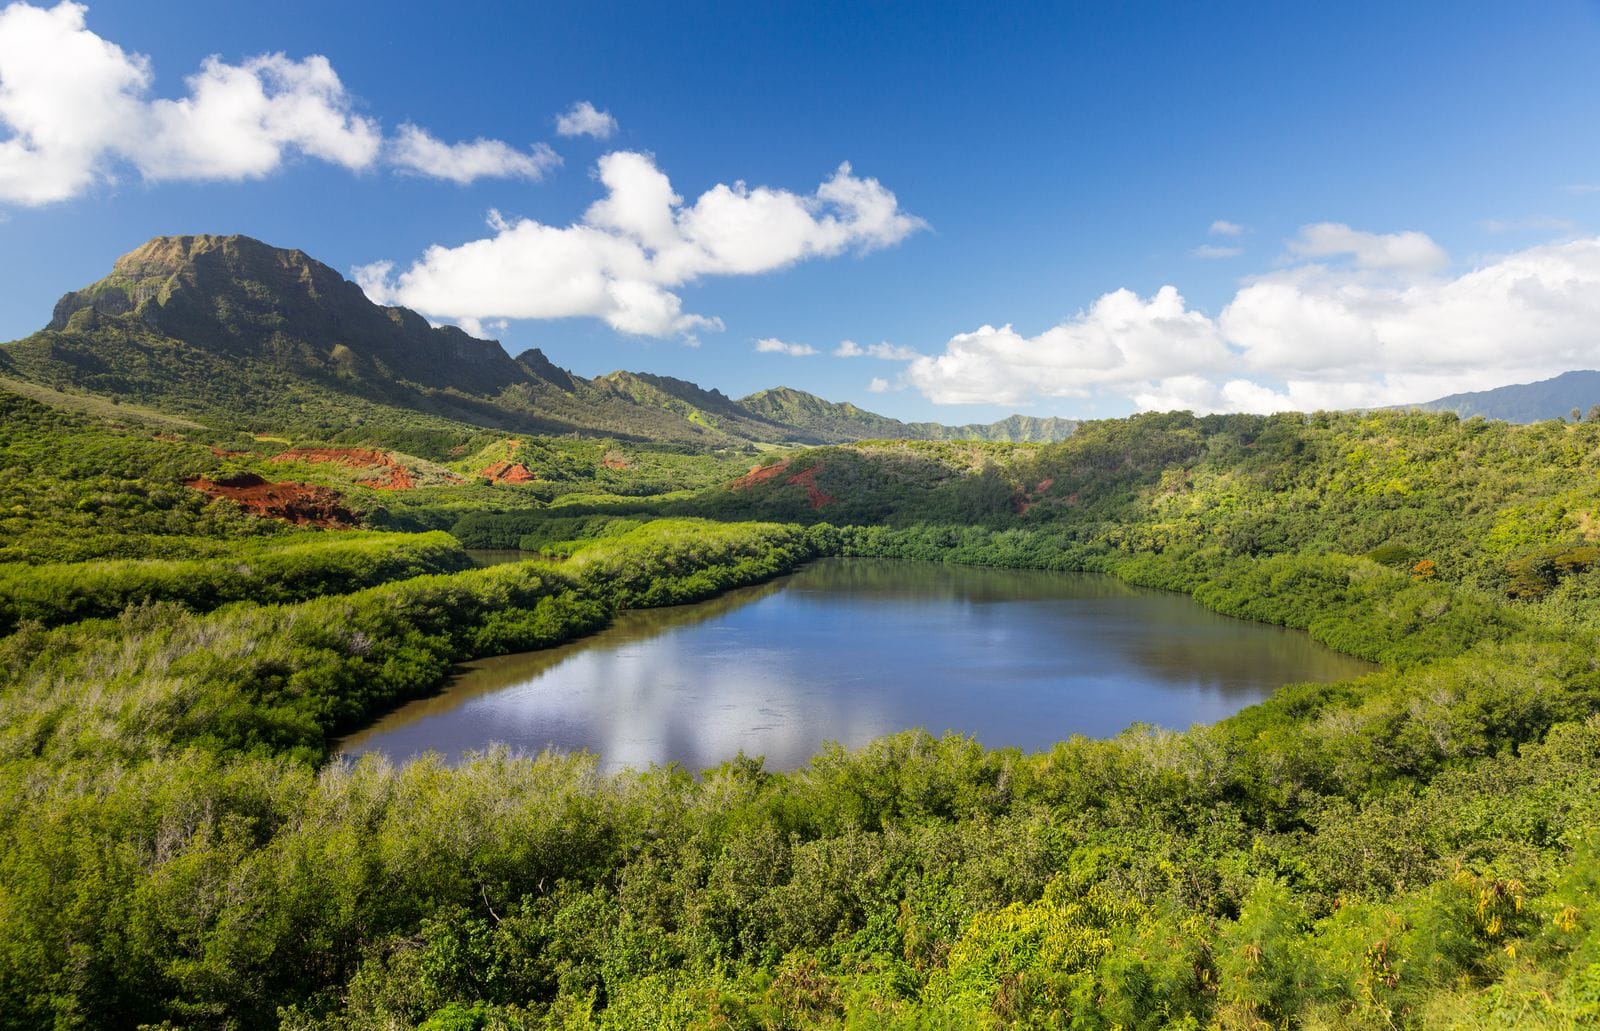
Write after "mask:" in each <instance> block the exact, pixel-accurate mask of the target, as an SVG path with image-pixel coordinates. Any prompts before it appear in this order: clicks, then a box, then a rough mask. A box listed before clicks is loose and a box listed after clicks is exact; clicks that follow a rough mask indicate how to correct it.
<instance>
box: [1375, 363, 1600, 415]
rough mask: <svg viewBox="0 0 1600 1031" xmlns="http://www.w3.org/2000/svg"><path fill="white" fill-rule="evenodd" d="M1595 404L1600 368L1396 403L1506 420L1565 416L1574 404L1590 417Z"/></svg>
mask: <svg viewBox="0 0 1600 1031" xmlns="http://www.w3.org/2000/svg"><path fill="white" fill-rule="evenodd" d="M1595 404H1600V371H1595V370H1593V369H1574V370H1571V371H1569V372H1563V373H1561V374H1560V375H1558V376H1552V377H1551V378H1549V379H1542V380H1535V381H1534V382H1532V383H1509V384H1507V385H1505V386H1503V387H1493V388H1491V389H1489V390H1474V391H1468V392H1465V393H1460V394H1447V395H1446V396H1444V397H1441V398H1436V399H1434V400H1432V401H1423V402H1420V403H1418V404H1409V405H1395V406H1394V407H1396V408H1420V409H1421V410H1423V411H1425V412H1455V413H1456V414H1457V415H1459V416H1461V418H1463V419H1469V418H1471V417H1472V416H1474V415H1481V416H1483V417H1484V418H1485V419H1504V420H1505V421H1506V422H1540V421H1542V420H1544V419H1564V418H1566V417H1567V416H1568V415H1569V414H1570V413H1571V411H1572V410H1573V409H1574V408H1576V409H1578V411H1579V412H1580V413H1582V414H1583V415H1584V416H1585V417H1587V414H1588V412H1589V408H1590V406H1592V405H1595Z"/></svg>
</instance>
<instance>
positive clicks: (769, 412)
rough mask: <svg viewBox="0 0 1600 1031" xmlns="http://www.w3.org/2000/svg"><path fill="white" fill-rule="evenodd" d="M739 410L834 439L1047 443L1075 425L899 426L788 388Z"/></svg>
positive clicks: (1016, 421)
mask: <svg viewBox="0 0 1600 1031" xmlns="http://www.w3.org/2000/svg"><path fill="white" fill-rule="evenodd" d="M738 403H739V405H740V406H741V407H743V408H744V409H745V410H747V411H750V412H753V413H756V414H758V415H761V416H764V417H765V418H767V419H770V420H771V421H773V422H776V423H782V424H784V425H786V426H795V427H799V428H802V429H807V430H811V431H813V432H815V433H817V434H818V435H819V436H821V435H827V436H829V437H832V438H834V439H836V440H869V439H870V440H1000V441H1011V442H1013V443H1051V442H1054V441H1060V440H1065V439H1067V437H1069V436H1071V435H1072V431H1073V430H1074V429H1075V428H1076V427H1077V423H1076V422H1075V421H1074V420H1072V419H1061V418H1057V417H1055V416H1051V417H1049V418H1043V419H1041V418H1037V417H1034V416H1031V415H1013V416H1011V417H1010V418H1009V419H1003V420H1001V421H1000V422H995V423H988V424H986V425H985V424H976V423H974V424H970V425H966V426H945V425H943V424H942V423H937V422H901V421H900V420H899V419H891V418H889V417H888V416H887V415H878V414H877V413H875V412H869V411H866V410H865V409H862V408H857V407H856V406H855V405H853V404H851V403H850V402H848V401H844V402H836V401H828V400H825V399H823V398H820V397H818V396H817V395H815V394H808V393H806V392H805V391H804V390H795V389H794V388H793V387H774V388H772V389H770V390H758V391H757V392H755V393H754V394H751V395H750V396H749V397H742V398H740V399H739V402H738Z"/></svg>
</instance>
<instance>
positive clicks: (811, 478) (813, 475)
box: [784, 465, 838, 508]
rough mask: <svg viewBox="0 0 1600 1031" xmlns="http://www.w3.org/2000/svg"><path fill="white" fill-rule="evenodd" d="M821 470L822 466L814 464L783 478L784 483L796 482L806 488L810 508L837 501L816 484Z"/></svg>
mask: <svg viewBox="0 0 1600 1031" xmlns="http://www.w3.org/2000/svg"><path fill="white" fill-rule="evenodd" d="M821 471H822V466H820V465H814V466H812V467H811V468H809V469H807V470H805V471H804V472H798V473H795V474H794V475H793V476H791V477H789V478H788V479H787V480H785V481H784V482H785V483H793V484H797V485H799V486H801V487H804V488H805V489H806V498H807V499H808V500H810V502H811V507H812V508H821V507H822V506H823V505H826V504H829V503H830V502H833V501H837V500H838V499H837V498H835V497H834V496H833V495H832V494H829V493H827V492H826V491H824V490H823V489H822V488H821V487H818V486H817V474H818V473H820V472H821Z"/></svg>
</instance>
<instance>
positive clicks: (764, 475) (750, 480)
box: [728, 458, 789, 490]
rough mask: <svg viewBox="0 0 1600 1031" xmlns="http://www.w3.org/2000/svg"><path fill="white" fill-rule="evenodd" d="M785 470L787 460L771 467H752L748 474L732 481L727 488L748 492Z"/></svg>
mask: <svg viewBox="0 0 1600 1031" xmlns="http://www.w3.org/2000/svg"><path fill="white" fill-rule="evenodd" d="M787 468H789V460H788V459H787V458H785V459H783V460H782V461H779V462H774V463H772V464H771V465H752V466H751V467H750V471H749V472H747V473H745V474H744V475H743V476H741V477H739V478H738V479H737V480H734V481H733V482H732V483H730V484H729V485H728V486H730V487H732V488H733V489H734V490H749V489H750V488H751V487H754V486H755V485H756V484H758V483H765V482H767V481H768V480H770V479H772V478H773V477H775V476H779V475H781V474H782V473H783V471H784V470H785V469H787Z"/></svg>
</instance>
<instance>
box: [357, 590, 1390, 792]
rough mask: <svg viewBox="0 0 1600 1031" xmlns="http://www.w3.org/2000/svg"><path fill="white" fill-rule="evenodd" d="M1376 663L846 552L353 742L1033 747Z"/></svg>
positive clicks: (1305, 641) (1147, 607)
mask: <svg viewBox="0 0 1600 1031" xmlns="http://www.w3.org/2000/svg"><path fill="white" fill-rule="evenodd" d="M1374 668H1375V667H1373V666H1372V665H1371V664H1370V663H1366V662H1362V661H1361V660H1359V659H1353V658H1350V657H1349V656H1345V655H1340V654H1338V653H1337V652H1334V651H1331V650H1330V649H1328V648H1325V647H1323V646H1322V645H1320V644H1318V643H1317V642H1315V641H1313V640H1312V639H1311V638H1310V637H1308V636H1306V635H1305V634H1303V633H1300V632H1298V631H1293V630H1285V629H1283V628H1281V627H1274V626H1267V625H1264V624H1260V623H1247V622H1242V621H1240V620H1236V619H1230V618H1228V617H1226V616H1219V615H1217V614H1216V613H1213V612H1209V611H1207V610H1205V609H1203V608H1201V607H1200V606H1199V605H1197V604H1195V603H1194V602H1192V601H1190V600H1189V599H1188V598H1187V597H1185V596H1183V595H1178V594H1171V593H1167V592H1164V591H1150V590H1144V589H1141V588H1137V587H1130V586H1128V585H1127V584H1124V583H1123V582H1122V581H1120V580H1117V579H1115V578H1113V577H1110V576H1103V575H1098V574H1080V573H1045V572H1033V571H1019V570H995V569H975V568H969V567H962V566H945V565H938V564H932V563H917V562H895V561H883V560H864V559H828V560H823V561H819V562H814V563H812V564H811V565H809V566H807V567H805V568H804V569H802V570H801V571H800V572H798V573H796V574H794V575H793V576H788V577H784V578H782V579H779V580H775V581H773V582H771V583H767V584H763V585H761V586H759V587H751V588H746V589H743V590H739V591H734V592H731V593H729V594H726V595H723V596H722V597H720V598H716V599H714V600H712V601H708V602H704V603H701V604H698V605H684V606H679V607H676V608H670V609H652V610H648V611H642V612H627V613H623V614H622V615H621V616H620V617H619V618H618V619H617V621H616V623H615V624H613V625H612V626H611V627H610V628H608V629H606V630H604V631H602V632H600V633H598V634H595V635H594V636H592V637H587V638H584V639H583V640H581V641H577V642H574V643H572V644H568V645H563V646H561V647H559V648H551V649H547V650H545V651H539V652H527V653H524V654H521V655H508V656H502V657H500V658H495V659H484V660H481V661H478V662H472V663H469V664H467V665H466V666H465V667H464V672H463V673H462V674H461V675H460V676H458V677H456V678H455V679H454V680H453V681H452V682H451V684H450V686H449V687H448V688H446V689H445V690H444V691H443V692H442V693H440V694H438V695H435V696H434V697H431V698H425V699H422V700H419V701H416V702H412V703H410V704H408V705H406V706H404V707H402V708H400V709H397V710H395V711H394V712H392V713H390V714H389V715H388V716H386V717H384V718H383V719H381V720H379V721H378V722H377V723H375V724H374V725H372V726H371V727H369V728H367V729H366V730H364V731H362V732H360V733H358V734H355V735H353V736H351V737H349V738H347V739H345V740H344V741H343V742H342V744H341V750H342V751H343V752H344V753H345V754H346V755H350V756H355V755H360V754H362V753H365V752H370V751H379V752H383V753H385V754H387V755H388V756H390V757H391V758H393V759H396V760H401V759H406V758H409V757H411V756H413V755H418V754H420V753H422V752H426V751H429V750H433V751H437V752H439V753H441V754H443V755H444V756H446V757H447V758H448V759H450V760H451V761H454V760H456V759H458V758H459V757H460V756H461V755H462V753H463V752H466V751H469V750H473V749H481V748H484V747H486V746H488V745H489V744H491V743H494V742H504V743H506V744H509V745H511V746H513V747H515V748H517V749H520V750H524V751H529V752H536V751H539V750H541V749H543V748H547V747H553V748H560V749H567V750H576V749H587V750H589V751H592V752H594V753H596V754H597V755H598V756H599V757H600V760H601V765H602V766H603V767H605V768H606V769H610V770H616V769H620V768H622V767H625V766H634V767H644V766H647V765H649V764H651V763H666V762H680V763H683V764H684V765H685V766H687V767H689V768H691V769H696V770H698V769H702V768H704V767H708V766H714V765H716V764H717V763H719V762H721V761H722V760H724V759H728V758H731V757H732V756H733V755H735V754H736V753H737V752H738V751H739V750H740V749H743V750H744V751H745V752H746V753H748V754H750V755H765V756H766V758H767V766H768V768H769V769H789V768H792V767H795V766H799V765H802V764H803V763H804V762H805V761H806V760H807V759H808V758H810V757H811V756H812V755H813V754H815V753H816V751H817V750H818V749H819V748H820V747H821V745H822V744H823V743H824V742H825V741H838V742H841V743H842V744H844V745H846V746H856V745H860V744H864V743H866V742H867V741H870V740H871V739H873V738H875V737H879V736H881V735H883V734H888V733H892V732H894V731H897V730H904V729H907V728H910V727H923V728H926V729H927V730H930V731H932V732H933V733H935V734H940V733H943V732H944V731H946V730H955V731H960V732H961V733H964V734H970V735H972V736H974V737H976V738H977V739H978V740H979V741H981V742H983V744H985V745H988V746H991V747H996V746H1005V745H1015V746H1019V747H1021V748H1024V749H1028V750H1033V749H1040V748H1045V747H1047V746H1049V745H1050V744H1052V743H1053V742H1055V741H1058V740H1061V739H1062V738H1066V737H1069V736H1071V735H1073V734H1087V735H1090V736H1110V735H1114V734H1116V733H1118V732H1120V731H1121V730H1123V729H1124V728H1126V727H1127V726H1128V725H1129V724H1131V723H1135V722H1145V723H1153V724H1159V725H1161V726H1166V727H1174V728H1183V727H1187V726H1189V725H1190V724H1193V723H1206V722H1211V721H1214V720H1217V719H1221V718H1222V717H1224V716H1228V715H1230V714H1231V713H1234V712H1236V711H1237V710H1239V709H1241V708H1243V707H1244V706H1246V705H1249V704H1251V703H1252V702H1256V701H1259V700H1261V699H1262V698H1265V697H1266V696H1267V695H1269V694H1271V693H1272V691H1273V690H1274V689H1276V688H1277V687H1279V686H1280V685H1282V684H1285V683H1289V682H1292V681H1303V680H1336V679H1341V678H1346V677H1353V676H1359V675H1361V674H1362V673H1366V672H1369V671H1370V670H1372V669H1374Z"/></svg>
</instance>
